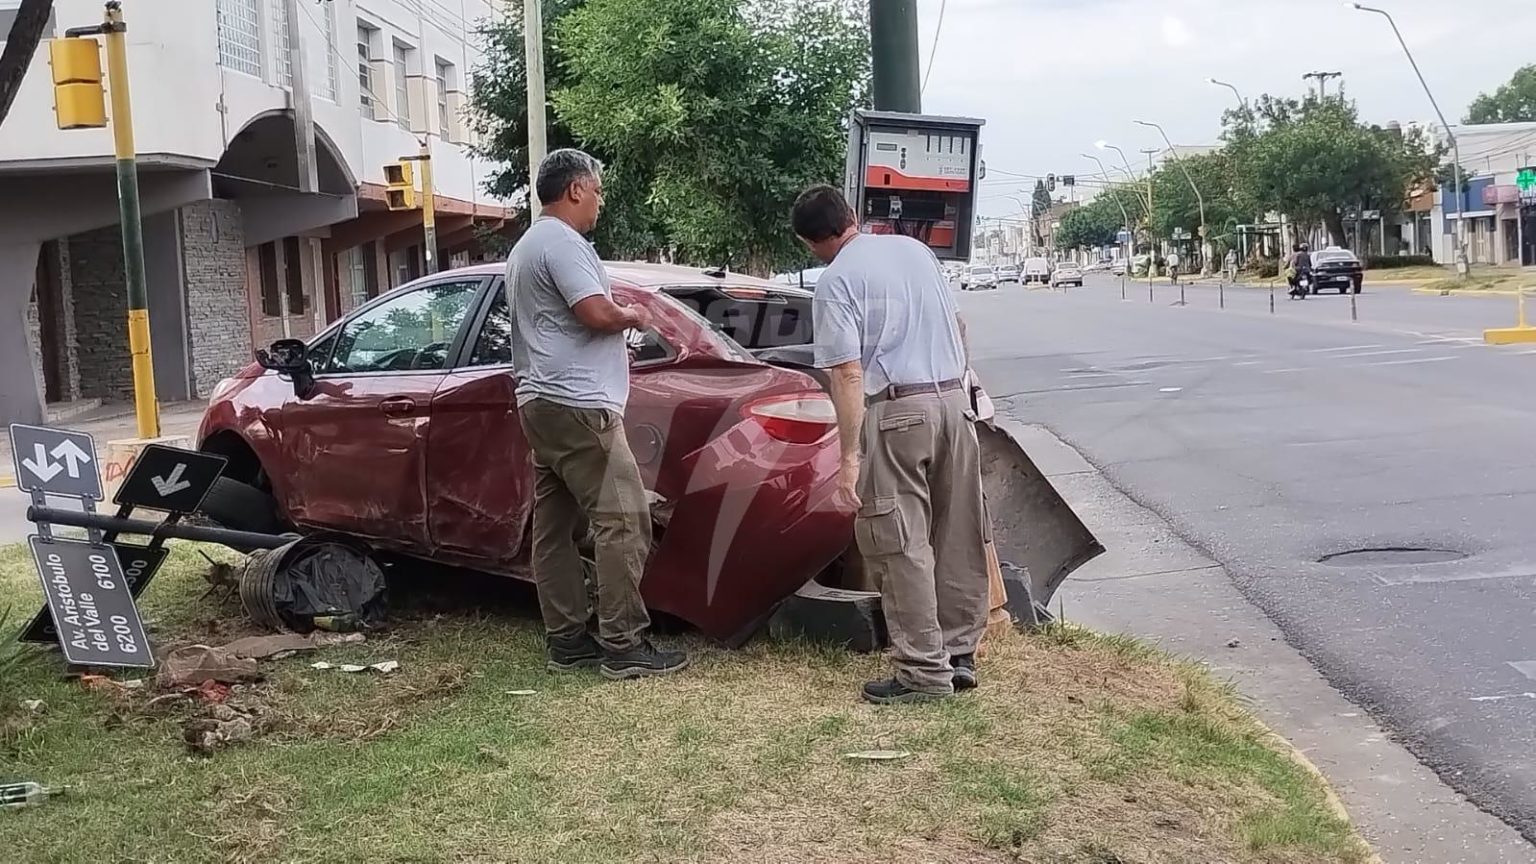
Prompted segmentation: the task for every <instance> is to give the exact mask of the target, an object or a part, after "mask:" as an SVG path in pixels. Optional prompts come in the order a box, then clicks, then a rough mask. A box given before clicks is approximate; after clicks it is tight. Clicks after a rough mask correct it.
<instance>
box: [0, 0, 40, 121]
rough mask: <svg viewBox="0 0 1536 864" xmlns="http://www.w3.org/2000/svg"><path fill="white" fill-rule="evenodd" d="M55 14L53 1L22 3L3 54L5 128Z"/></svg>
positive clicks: (0, 97)
mask: <svg viewBox="0 0 1536 864" xmlns="http://www.w3.org/2000/svg"><path fill="white" fill-rule="evenodd" d="M52 11H53V0H21V8H19V9H17V10H16V20H15V21H13V22H12V23H11V33H10V35H9V36H7V37H6V39H5V50H4V51H3V52H0V125H4V123H5V115H7V114H9V113H10V112H11V103H12V102H14V101H15V100H16V91H17V90H20V89H21V79H22V77H23V76H25V75H26V74H27V67H28V66H31V65H32V55H33V54H36V53H37V43H38V42H40V41H42V38H43V30H44V28H46V27H47V26H48V15H49V13H51V12H52Z"/></svg>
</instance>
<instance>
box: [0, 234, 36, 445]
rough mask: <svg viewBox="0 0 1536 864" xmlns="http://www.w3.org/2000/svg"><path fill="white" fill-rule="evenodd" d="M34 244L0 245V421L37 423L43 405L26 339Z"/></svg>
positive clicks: (34, 279) (30, 344)
mask: <svg viewBox="0 0 1536 864" xmlns="http://www.w3.org/2000/svg"><path fill="white" fill-rule="evenodd" d="M41 246H42V244H41V243H37V242H25V243H5V244H0V285H8V286H11V290H7V291H3V292H0V419H4V420H5V421H6V422H10V423H37V422H40V421H41V420H42V419H43V402H42V399H41V398H40V397H39V394H38V387H37V379H36V376H35V375H34V373H33V368H34V367H33V365H32V358H33V351H32V343H31V342H30V341H29V340H28V338H27V335H28V334H27V329H28V328H27V318H28V315H27V307H28V306H29V305H30V302H31V299H32V285H33V283H34V282H36V281H37V254H38V250H39V249H40V248H41Z"/></svg>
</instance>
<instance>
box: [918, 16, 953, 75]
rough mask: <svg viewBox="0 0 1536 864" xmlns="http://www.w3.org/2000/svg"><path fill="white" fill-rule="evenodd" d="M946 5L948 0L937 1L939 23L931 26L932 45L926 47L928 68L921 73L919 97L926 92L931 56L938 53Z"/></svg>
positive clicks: (930, 70) (930, 72)
mask: <svg viewBox="0 0 1536 864" xmlns="http://www.w3.org/2000/svg"><path fill="white" fill-rule="evenodd" d="M948 5H949V0H942V2H940V3H939V25H938V26H937V27H935V28H933V45H931V46H929V48H928V70H927V71H926V72H924V73H923V86H922V87H919V88H918V91H917V95H918V97H919V98H921V97H922V95H923V94H924V93H927V92H928V76H930V75H932V74H933V58H934V55H935V54H938V53H939V34H940V33H941V32H943V30H944V8H945V7H946V6H948Z"/></svg>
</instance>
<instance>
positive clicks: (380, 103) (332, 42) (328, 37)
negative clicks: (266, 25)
mask: <svg viewBox="0 0 1536 864" xmlns="http://www.w3.org/2000/svg"><path fill="white" fill-rule="evenodd" d="M298 6H299V8H300V9H303V10H304V17H306V18H308V19H309V23H311V24H313V25H315V29H316V30H318V31H319V32H320V35H322V36H324V37H325V45H326V47H327V48H329V49H330V50H331V53H332V54H334V55H336V58H337V60H338V61H339V62H340V63H342V64H350V63H352V62H353V61H354V60H355V59H356V58H353V59H350V60H349V59H348V58H347V56H346V55H344V54H342V53H341V49H339V48H337V47H336V34H334V33H329V32H327V31H326V29H325V25H324V24H321V23H320V22H319V20H317V19H316V18H315V13H313V12H311V11H309V6H307V5H306V4H303V3H300V4H298ZM369 60H370V61H371V60H372V58H371V57H370V58H369ZM343 68H344V67H343ZM338 73H339V70H338ZM354 77H355V76H354ZM372 77H373V76H372V73H371V72H370V73H369V78H370V79H371V78H372ZM357 89H359V90H361V91H362V92H363V93H365V94H367V96H368V98H369V99H370V100H372V105H370V106H369V107H375V106H376V107H379V108H382V109H384V113H385V114H388V115H389V117H390V119H391V120H394V121H395V123H396V124H399V123H401V122H404V123H405V124H406V125H405V126H402V127H401V128H402V129H405V130H406V132H408V133H410V134H411V135H415V134H416V133H414V132H411V130H410V129H409V128H408V127H409V126H410V122H411V121H410V120H409V119H407V118H405V117H401V116H400V115H399V114H396V113H395V112H394V111H392V110H390V107H389V103H387V102H385V101H384V100H383V99H381V98H379V94H377V93H375V92H373V90H372V89H371V88H368V87H364V86H363V82H362V80H361V79H359V80H358V82H357ZM336 96H337V98H338V100H339V99H340V97H341V94H340V93H339V92H338V93H337V94H336ZM417 141H419V142H421V143H422V144H423V145H425V143H426V142H425V140H424V139H420V138H418V139H417Z"/></svg>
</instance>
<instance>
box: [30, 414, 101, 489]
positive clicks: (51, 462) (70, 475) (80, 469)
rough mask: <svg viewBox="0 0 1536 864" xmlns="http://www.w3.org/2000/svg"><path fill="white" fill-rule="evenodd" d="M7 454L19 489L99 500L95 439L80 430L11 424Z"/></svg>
mask: <svg viewBox="0 0 1536 864" xmlns="http://www.w3.org/2000/svg"><path fill="white" fill-rule="evenodd" d="M11 453H12V454H13V458H14V459H15V462H16V486H17V488H19V489H21V491H23V492H46V493H48V494H50V495H68V496H70V497H74V498H90V499H92V500H94V501H99V500H101V476H100V475H99V474H98V473H97V471H96V442H95V441H94V440H92V439H91V436H89V435H87V434H85V433H84V432H71V431H69V430H68V429H52V428H49V427H47V426H27V425H25V424H21V423H12V424H11Z"/></svg>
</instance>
